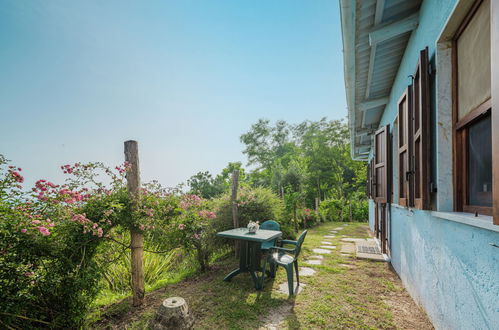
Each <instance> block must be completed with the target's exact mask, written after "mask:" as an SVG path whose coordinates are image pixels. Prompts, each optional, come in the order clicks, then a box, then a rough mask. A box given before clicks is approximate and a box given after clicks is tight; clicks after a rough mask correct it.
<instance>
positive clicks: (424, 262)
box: [369, 0, 499, 329]
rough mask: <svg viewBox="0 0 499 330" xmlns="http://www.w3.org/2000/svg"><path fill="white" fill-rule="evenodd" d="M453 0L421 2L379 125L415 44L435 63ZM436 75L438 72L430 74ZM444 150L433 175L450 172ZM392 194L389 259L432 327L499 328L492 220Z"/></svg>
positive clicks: (413, 60)
mask: <svg viewBox="0 0 499 330" xmlns="http://www.w3.org/2000/svg"><path fill="white" fill-rule="evenodd" d="M456 2H457V1H456V0H425V1H424V2H423V4H422V6H421V9H420V21H419V26H418V28H417V29H416V30H415V31H413V33H412V36H411V39H410V41H409V43H408V45H407V48H406V51H405V54H404V57H403V59H402V62H401V65H400V67H399V71H398V74H397V77H396V79H395V82H394V85H393V88H392V92H391V95H390V101H389V103H388V104H387V106H386V109H385V112H384V114H383V117H382V119H381V123H380V126H381V125H386V124H390V127H391V128H392V127H393V122H394V120H395V119H396V115H397V101H398V99H399V97H400V95H402V93H403V92H404V90H405V88H407V86H408V84H410V78H408V76H409V75H411V74H413V73H414V70H415V68H416V64H417V61H418V56H419V51H420V50H422V49H423V48H425V47H428V48H429V58H430V62H432V63H435V56H436V41H437V40H438V37H439V35H440V33H441V31H442V29H443V27H444V26H445V24H446V21H447V19H448V17H449V15H450V14H451V12H452V10H453V8H454V6H455V4H456ZM433 67H435V66H434V65H433ZM438 74H439V72H438V71H437V73H436V75H437V78H436V79H438ZM432 94H433V95H434V97H433V100H432V102H433V104H432V111H433V118H432V130H433V132H432V137H433V139H434V141H435V139H436V136H437V133H436V131H437V125H439V123H438V118H439V117H438V111H439V109H438V101H437V100H438V98H439V97H441V96H439V95H438V94H436V93H435V90H433V91H432ZM449 154H450V153H448V152H447V153H445V152H443V153H439V152H437V151H436V150H435V149H434V150H433V155H432V159H433V166H432V171H433V173H434V175H438V174H439V173H440V172H441V171H439V169H442V170H445V171H447V172H449V168H452V160H451V159H450V157H449V156H448V155H449ZM446 155H447V156H446ZM396 168H397V167H396V161H395V160H394V169H396ZM394 181H395V180H394ZM395 182H396V181H395ZM434 182H438V178H435V177H434ZM437 188H438V186H437ZM443 188H444V187H442V189H439V191H440V192H437V193H435V194H434V196H433V199H434V200H435V199H436V198H437V197H439V200H440V203H439V205H437V208H438V210H439V211H451V210H452V209H453V203H452V194H449V191H448V190H445V189H443ZM439 193H440V194H441V195H440V196H438V194H439ZM442 194H444V195H442ZM393 197H394V198H393V203H394V204H392V205H391V207H390V215H391V216H390V219H391V221H390V225H391V228H390V229H391V230H390V240H391V244H390V247H391V263H392V265H393V267H394V269H395V270H396V272H397V273H398V274H399V276H400V278H401V279H402V281H403V283H404V285H405V286H406V287H407V289H408V291H409V293H410V294H411V296H412V297H413V298H414V300H415V301H416V302H418V303H420V304H421V305H422V306H423V307H424V309H425V310H426V312H427V314H428V316H429V317H430V319H431V320H432V322H433V324H434V326H435V327H436V328H437V329H499V248H496V247H494V246H492V245H491V243H496V244H498V245H499V226H494V225H492V224H491V222H492V221H491V220H490V219H487V218H486V217H479V218H478V219H473V218H472V217H470V216H462V215H459V214H457V213H452V212H436V211H420V210H413V209H406V208H402V207H399V206H398V205H396V203H397V195H396V194H395V195H394V196H393ZM474 221H475V222H474ZM488 223H490V225H488ZM369 225H370V227H371V229H374V203H373V202H372V201H370V203H369Z"/></svg>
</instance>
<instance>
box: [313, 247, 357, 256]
mask: <svg viewBox="0 0 499 330" xmlns="http://www.w3.org/2000/svg"><path fill="white" fill-rule="evenodd" d="M312 251H314V253H319V254H329V253H331V251H329V250H326V249H313V250H312ZM354 252H355V247H354Z"/></svg>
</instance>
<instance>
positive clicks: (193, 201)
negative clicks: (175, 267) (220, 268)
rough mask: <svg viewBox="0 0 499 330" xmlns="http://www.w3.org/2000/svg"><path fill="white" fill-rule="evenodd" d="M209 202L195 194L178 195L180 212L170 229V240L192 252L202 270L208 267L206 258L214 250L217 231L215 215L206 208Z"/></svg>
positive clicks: (207, 258)
mask: <svg viewBox="0 0 499 330" xmlns="http://www.w3.org/2000/svg"><path fill="white" fill-rule="evenodd" d="M209 207H210V205H209V203H208V202H207V201H206V200H204V199H202V198H201V197H199V196H197V195H191V194H186V195H183V196H181V197H180V208H181V210H182V212H181V213H180V215H179V216H178V217H177V218H176V222H175V223H174V224H173V225H172V228H171V230H170V233H171V236H172V240H173V241H174V242H175V243H176V244H178V245H179V246H182V247H184V248H185V249H186V250H187V251H190V252H194V253H195V254H196V259H197V261H198V263H199V267H200V268H201V270H202V271H204V270H206V269H207V267H208V260H209V257H210V255H211V253H212V252H213V250H214V248H215V247H214V244H213V243H214V239H215V234H216V232H217V222H216V217H217V215H216V214H215V212H213V211H210V210H208V208H209Z"/></svg>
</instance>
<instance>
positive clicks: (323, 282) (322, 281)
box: [91, 222, 433, 329]
mask: <svg viewBox="0 0 499 330" xmlns="http://www.w3.org/2000/svg"><path fill="white" fill-rule="evenodd" d="M345 238H358V239H362V238H369V232H368V227H367V225H366V224H365V223H339V222H329V223H324V224H320V225H318V226H316V227H314V228H312V229H310V230H309V232H308V235H307V238H306V239H305V242H304V245H303V252H302V255H301V256H300V259H299V264H300V282H301V288H302V290H301V291H300V292H299V293H298V294H297V295H296V296H294V297H288V295H287V292H282V287H286V275H285V271H284V270H283V269H282V268H279V270H278V272H277V276H276V278H275V279H273V280H272V279H269V280H266V282H265V288H264V289H263V290H262V291H257V290H255V288H254V287H253V285H252V281H251V278H250V275H249V274H242V275H240V276H237V277H235V278H234V279H233V280H232V281H231V282H224V281H223V278H224V276H225V275H226V274H227V273H228V272H229V271H230V270H231V269H233V268H235V266H236V264H237V262H236V260H235V258H234V256H233V254H232V253H231V254H228V255H226V256H225V257H223V258H221V259H220V260H218V261H217V262H215V263H214V264H213V265H212V266H211V268H210V269H209V270H208V271H207V272H205V273H201V274H198V275H194V276H193V277H190V278H188V279H186V280H184V281H182V282H179V283H177V284H173V285H170V286H167V287H164V288H161V289H158V290H156V291H153V292H150V293H149V294H147V295H146V297H145V303H144V305H143V306H142V307H140V308H137V309H134V308H132V307H131V300H130V299H125V300H123V301H121V302H119V303H116V304H113V305H111V306H107V307H105V308H102V309H101V310H99V311H95V312H94V316H93V317H94V320H93V321H92V322H93V323H92V324H91V327H92V328H98V329H109V328H111V329H147V328H148V326H149V324H150V322H151V319H153V317H154V315H155V312H156V310H157V308H158V306H159V305H160V304H161V302H162V301H163V300H164V299H165V298H167V297H171V296H180V297H183V298H184V299H185V300H186V302H187V304H188V305H189V309H190V310H191V312H192V313H193V315H194V318H195V323H194V328H196V329H222V328H223V329H298V328H300V329H301V328H303V329H317V328H328V329H347V328H348V329H374V328H378V329H379V328H381V329H395V328H396V329H432V328H433V327H432V325H431V323H430V322H429V320H428V318H427V316H426V315H425V313H424V311H423V310H422V309H421V308H420V307H419V306H417V305H416V304H415V303H414V301H413V300H412V299H411V297H410V296H409V294H408V293H407V292H406V290H405V289H404V288H403V286H402V283H401V281H400V279H399V278H398V277H397V275H396V274H395V273H394V272H393V271H392V270H391V269H390V266H389V263H386V262H376V261H370V260H366V259H360V258H357V257H356V256H355V255H354V251H352V252H351V253H349V252H348V251H347V250H348V249H346V250H345V249H342V246H343V244H345V246H346V245H348V244H351V243H348V242H346V240H345ZM326 246H330V248H324V247H326ZM321 247H322V248H321ZM317 249H321V250H317Z"/></svg>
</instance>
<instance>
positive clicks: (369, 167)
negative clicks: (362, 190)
mask: <svg viewBox="0 0 499 330" xmlns="http://www.w3.org/2000/svg"><path fill="white" fill-rule="evenodd" d="M371 185H372V180H371V162H369V163H368V164H367V197H368V198H372V192H371Z"/></svg>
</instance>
